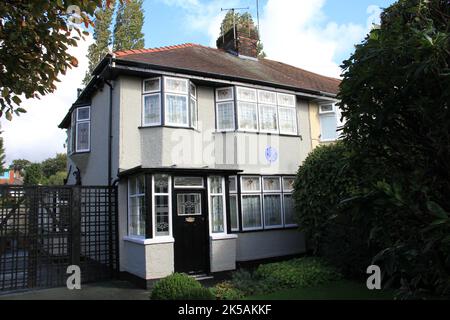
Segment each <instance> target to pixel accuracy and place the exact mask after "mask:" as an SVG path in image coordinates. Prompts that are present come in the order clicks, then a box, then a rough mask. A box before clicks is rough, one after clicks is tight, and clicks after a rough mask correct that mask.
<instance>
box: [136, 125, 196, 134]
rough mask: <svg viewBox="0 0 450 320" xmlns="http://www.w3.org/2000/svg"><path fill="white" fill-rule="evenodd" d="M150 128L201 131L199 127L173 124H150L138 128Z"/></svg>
mask: <svg viewBox="0 0 450 320" xmlns="http://www.w3.org/2000/svg"><path fill="white" fill-rule="evenodd" d="M149 128H171V129H186V130H192V131H195V132H200V131H199V130H198V129H196V128H193V127H182V126H171V125H161V124H158V125H148V126H139V127H138V129H149Z"/></svg>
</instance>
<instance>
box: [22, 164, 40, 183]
mask: <svg viewBox="0 0 450 320" xmlns="http://www.w3.org/2000/svg"><path fill="white" fill-rule="evenodd" d="M41 181H42V168H41V165H40V164H39V163H31V164H30V165H29V166H27V167H26V168H25V179H24V184H25V185H28V186H29V185H38V184H40V183H41Z"/></svg>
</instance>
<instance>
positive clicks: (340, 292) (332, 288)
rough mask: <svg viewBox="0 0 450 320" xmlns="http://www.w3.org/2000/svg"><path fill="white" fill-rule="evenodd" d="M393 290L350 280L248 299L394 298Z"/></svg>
mask: <svg viewBox="0 0 450 320" xmlns="http://www.w3.org/2000/svg"><path fill="white" fill-rule="evenodd" d="M393 298H394V293H393V292H392V291H381V290H369V289H367V287H366V285H365V283H357V282H353V281H348V280H340V281H335V282H330V283H327V284H324V285H321V286H317V287H310V288H298V289H287V290H282V291H278V292H274V293H270V294H264V295H255V296H250V297H247V298H246V299H247V300H392V299H393Z"/></svg>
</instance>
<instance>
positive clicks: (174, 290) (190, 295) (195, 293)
mask: <svg viewBox="0 0 450 320" xmlns="http://www.w3.org/2000/svg"><path fill="white" fill-rule="evenodd" d="M150 297H151V299H153V300H213V299H214V295H213V294H212V293H211V291H210V290H209V289H207V288H204V287H203V286H202V285H201V284H200V282H198V281H197V280H195V279H193V278H191V277H189V276H188V275H186V274H182V273H174V274H172V275H170V276H168V277H166V278H164V279H162V280H159V281H158V282H157V283H156V284H155V286H154V287H153V289H152V291H151V295H150Z"/></svg>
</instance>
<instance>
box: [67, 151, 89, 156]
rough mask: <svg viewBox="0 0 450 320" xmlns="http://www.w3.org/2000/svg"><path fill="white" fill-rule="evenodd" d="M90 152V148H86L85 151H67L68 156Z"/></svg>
mask: <svg viewBox="0 0 450 320" xmlns="http://www.w3.org/2000/svg"><path fill="white" fill-rule="evenodd" d="M90 152H91V150H87V151H74V152H71V153H69V156H76V155H79V154H86V153H90Z"/></svg>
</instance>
